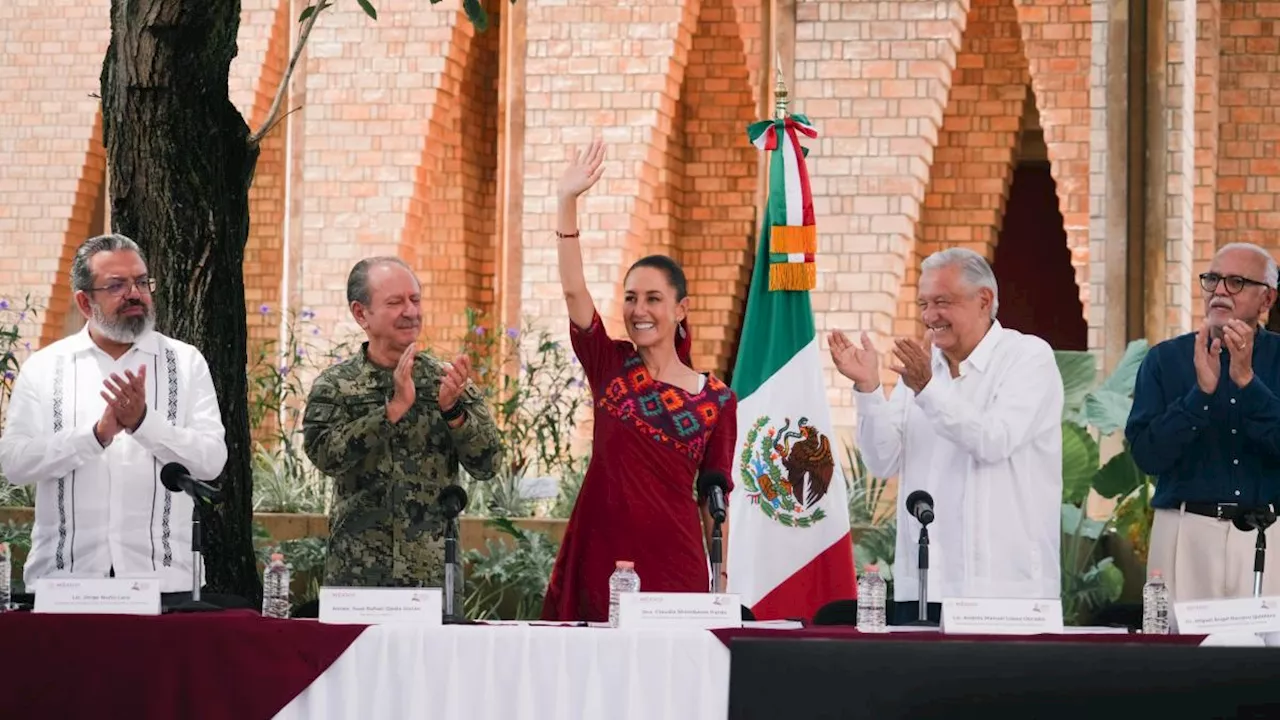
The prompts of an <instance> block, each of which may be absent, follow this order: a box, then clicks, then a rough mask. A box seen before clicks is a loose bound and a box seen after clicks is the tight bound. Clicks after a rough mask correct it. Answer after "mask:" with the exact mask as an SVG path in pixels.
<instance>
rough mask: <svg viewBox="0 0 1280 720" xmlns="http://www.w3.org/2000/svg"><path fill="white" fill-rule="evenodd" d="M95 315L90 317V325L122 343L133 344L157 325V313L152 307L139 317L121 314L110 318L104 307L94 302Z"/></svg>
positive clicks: (99, 332)
mask: <svg viewBox="0 0 1280 720" xmlns="http://www.w3.org/2000/svg"><path fill="white" fill-rule="evenodd" d="M91 307H92V308H93V317H91V318H89V327H91V328H92V329H93V330H95V331H96V332H97V333H98V334H99V335H101V336H102V337H104V338H106V339H108V340H110V341H111V342H115V343H120V344H121V345H131V344H133V342H134V341H136V340H137V339H138V338H139V337H140V336H142V335H143V334H145V333H146V332H148V331H149V330H151V329H152V328H154V327H155V324H156V317H155V313H154V312H153V311H152V309H151V308H150V307H148V308H146V313H145V314H143V315H140V316H137V317H128V316H120V317H117V318H115V319H108V318H107V315H106V313H104V312H102V307H101V306H99V305H97V304H93V305H92V306H91Z"/></svg>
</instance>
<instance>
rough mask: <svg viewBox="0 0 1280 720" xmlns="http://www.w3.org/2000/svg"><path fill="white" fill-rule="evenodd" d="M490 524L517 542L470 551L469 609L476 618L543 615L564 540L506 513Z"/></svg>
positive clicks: (465, 600)
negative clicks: (560, 542)
mask: <svg viewBox="0 0 1280 720" xmlns="http://www.w3.org/2000/svg"><path fill="white" fill-rule="evenodd" d="M485 524H486V525H489V526H490V527H495V528H498V529H499V530H501V531H502V532H504V533H506V534H507V535H509V536H510V537H511V538H512V539H513V540H514V541H515V542H514V546H509V545H508V544H506V543H503V542H497V541H494V540H489V541H487V542H486V547H485V552H483V553H482V552H480V551H479V550H470V551H468V552H467V553H466V561H467V563H468V564H469V565H470V566H471V568H470V572H469V573H468V576H467V587H466V592H465V595H464V598H463V602H462V607H463V611H464V612H465V613H466V616H467V617H468V618H471V619H473V620H535V619H537V618H538V616H539V615H540V613H541V611H542V601H543V599H544V598H545V597H546V594H547V583H548V582H549V581H550V579H551V569H552V567H554V566H555V562H556V553H557V552H558V551H559V545H557V544H556V543H555V542H553V541H552V540H551V539H550V538H549V537H548V536H547V535H546V534H545V533H540V532H531V531H527V530H522V529H520V528H518V527H516V525H515V523H513V522H512V521H511V520H509V519H506V518H495V519H493V520H489V521H488V522H487V523H485Z"/></svg>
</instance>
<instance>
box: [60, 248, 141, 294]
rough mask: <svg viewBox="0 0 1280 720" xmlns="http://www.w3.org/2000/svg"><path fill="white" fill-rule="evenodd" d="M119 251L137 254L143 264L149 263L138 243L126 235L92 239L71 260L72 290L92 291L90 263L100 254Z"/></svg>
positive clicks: (78, 249)
mask: <svg viewBox="0 0 1280 720" xmlns="http://www.w3.org/2000/svg"><path fill="white" fill-rule="evenodd" d="M119 250H127V251H129V252H132V253H137V255H138V257H140V258H142V262H143V263H146V261H147V259H146V258H145V257H143V256H142V249H141V248H139V247H138V243H136V242H134V241H133V240H130V239H129V238H127V237H125V236H124V235H121V234H119V233H112V234H109V235H99V236H97V237H91V238H89V239H88V240H85V241H84V243H82V244H81V245H80V247H78V248H76V254H75V257H74V258H72V260H71V289H72V290H80V291H83V292H90V291H92V290H93V273H92V272H90V271H89V262H90V261H91V260H93V256H94V255H97V254H98V253H104V252H117V251H119Z"/></svg>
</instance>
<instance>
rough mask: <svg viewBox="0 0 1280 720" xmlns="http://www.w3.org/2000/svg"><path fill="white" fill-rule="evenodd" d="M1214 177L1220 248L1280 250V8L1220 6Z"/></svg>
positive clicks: (1245, 0)
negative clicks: (1247, 245) (1279, 31)
mask: <svg viewBox="0 0 1280 720" xmlns="http://www.w3.org/2000/svg"><path fill="white" fill-rule="evenodd" d="M1221 10H1222V24H1221V42H1222V55H1221V65H1220V67H1219V73H1220V75H1219V91H1218V107H1219V113H1220V125H1219V132H1220V135H1219V139H1218V172H1217V215H1216V217H1215V225H1216V228H1217V233H1216V240H1217V243H1218V245H1219V246H1221V245H1224V244H1226V243H1229V242H1254V243H1258V244H1260V245H1262V246H1264V247H1269V248H1271V249H1272V251H1273V252H1274V251H1275V250H1276V248H1277V246H1278V245H1280V232H1278V231H1280V204H1278V203H1277V195H1278V193H1280V142H1277V140H1280V109H1278V108H1280V105H1277V103H1276V88H1280V37H1278V36H1277V35H1276V31H1275V28H1276V27H1277V23H1278V22H1280V5H1277V4H1275V3H1268V2H1256V1H1254V0H1222V5H1221Z"/></svg>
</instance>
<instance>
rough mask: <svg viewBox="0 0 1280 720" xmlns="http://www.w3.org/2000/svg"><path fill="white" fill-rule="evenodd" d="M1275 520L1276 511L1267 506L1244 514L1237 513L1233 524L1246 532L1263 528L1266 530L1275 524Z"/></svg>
mask: <svg viewBox="0 0 1280 720" xmlns="http://www.w3.org/2000/svg"><path fill="white" fill-rule="evenodd" d="M1275 521H1276V514H1275V511H1273V510H1272V509H1271V508H1269V507H1265V508H1259V509H1257V510H1253V511H1251V512H1247V513H1244V514H1242V515H1237V516H1236V518H1235V520H1232V521H1231V524H1232V525H1235V526H1236V529H1237V530H1242V531H1244V532H1251V531H1253V530H1262V531H1264V532H1265V531H1266V529H1267V528H1269V527H1271V526H1272V525H1273V524H1275Z"/></svg>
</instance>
